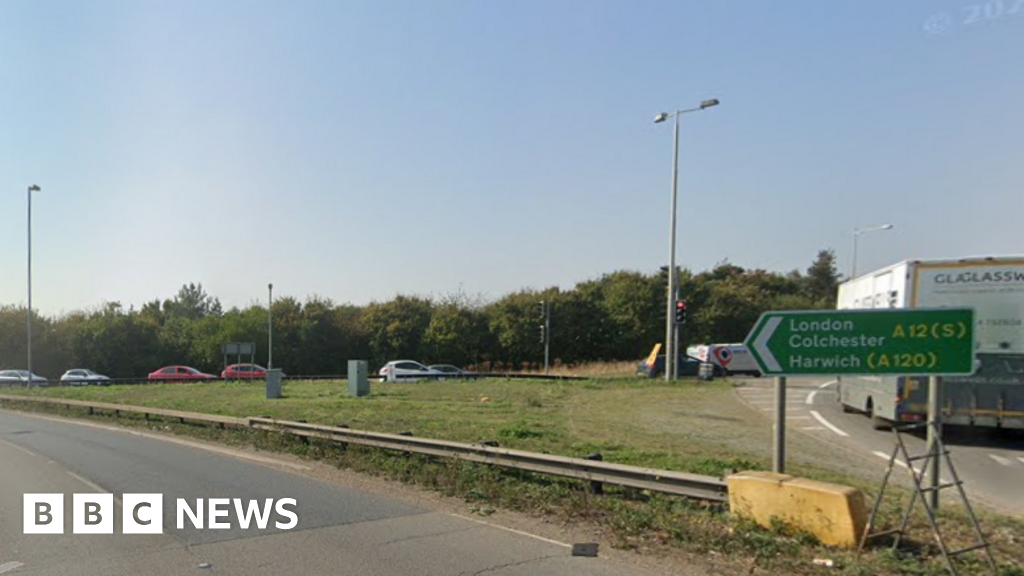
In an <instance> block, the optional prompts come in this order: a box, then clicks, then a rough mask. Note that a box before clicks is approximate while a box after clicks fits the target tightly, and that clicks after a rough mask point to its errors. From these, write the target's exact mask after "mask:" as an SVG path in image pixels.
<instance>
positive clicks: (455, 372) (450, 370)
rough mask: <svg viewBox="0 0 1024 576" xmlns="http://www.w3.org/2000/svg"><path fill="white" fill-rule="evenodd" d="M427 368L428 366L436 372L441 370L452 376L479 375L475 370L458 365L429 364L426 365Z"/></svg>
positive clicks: (476, 376)
mask: <svg viewBox="0 0 1024 576" xmlns="http://www.w3.org/2000/svg"><path fill="white" fill-rule="evenodd" d="M427 368H430V369H431V370H436V371H438V372H443V373H444V374H446V375H451V376H454V377H455V378H479V377H480V375H479V374H477V373H476V372H471V371H469V370H463V369H462V368H459V367H458V366H453V365H451V364H431V365H430V366H427Z"/></svg>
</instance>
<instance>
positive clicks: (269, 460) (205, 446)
mask: <svg viewBox="0 0 1024 576" xmlns="http://www.w3.org/2000/svg"><path fill="white" fill-rule="evenodd" d="M0 411H2V412H9V413H11V414H16V415H18V416H21V417H23V418H37V419H39V420H49V421H51V422H60V423H62V424H74V425H76V426H87V427H89V428H97V429H100V430H108V431H111V432H120V433H122V434H129V435H131V436H141V437H143V438H150V439H153V440H161V441H163V442H170V443H172V444H180V445H182V446H188V447H189V448H196V449H199V450H206V451H207V452H214V453H216V454H224V455H225V456H231V457H234V458H239V459H242V460H252V461H253V462H259V463H261V464H270V465H276V466H286V467H288V468H291V469H293V470H311V469H312V468H310V467H309V466H305V465H303V464H296V463H294V462H288V461H287V460H279V459H276V458H269V457H266V456H257V455H255V454H248V453H246V452H241V451H238V450H232V449H230V448H222V447H219V446H213V445H210V444H205V443H202V442H199V441H192V440H185V439H182V438H176V437H173V436H167V435H166V434H154V433H150V432H142V431H139V430H131V429H127V428H118V427H115V426H108V425H105V424H98V423H96V422H86V421H83V420H75V419H69V418H60V417H54V416H46V415H43V414H21V413H15V412H11V411H10V410H0ZM51 463H52V461H51Z"/></svg>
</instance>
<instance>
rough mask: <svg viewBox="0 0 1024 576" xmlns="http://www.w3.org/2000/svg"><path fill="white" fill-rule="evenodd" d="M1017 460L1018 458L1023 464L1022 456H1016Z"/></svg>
mask: <svg viewBox="0 0 1024 576" xmlns="http://www.w3.org/2000/svg"><path fill="white" fill-rule="evenodd" d="M1017 460H1020V463H1021V464H1024V456H1017Z"/></svg>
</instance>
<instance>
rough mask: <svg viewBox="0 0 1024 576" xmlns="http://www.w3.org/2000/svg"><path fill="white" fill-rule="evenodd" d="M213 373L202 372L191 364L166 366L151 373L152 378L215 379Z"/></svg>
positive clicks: (150, 377)
mask: <svg viewBox="0 0 1024 576" xmlns="http://www.w3.org/2000/svg"><path fill="white" fill-rule="evenodd" d="M216 378H217V377H216V376H214V375H213V374H207V373H205V372H200V371H199V370H196V369H195V368H193V367H191V366H164V367H163V368H161V369H159V370H157V371H155V372H150V373H149V379H150V380H213V379H216Z"/></svg>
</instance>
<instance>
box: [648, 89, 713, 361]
mask: <svg viewBox="0 0 1024 576" xmlns="http://www.w3.org/2000/svg"><path fill="white" fill-rule="evenodd" d="M712 106H718V100H717V99H711V100H705V101H703V102H701V103H700V106H698V107H697V108H690V109H687V110H677V111H675V112H672V113H669V112H662V113H661V114H658V115H657V116H655V117H654V123H655V124H658V123H661V122H664V121H666V120H668V119H669V118H675V129H674V130H673V134H674V136H673V138H674V144H673V146H672V208H671V210H672V211H671V221H672V224H671V228H670V230H671V231H670V233H669V264H668V296H667V298H666V300H667V302H666V304H665V380H674V379H675V377H676V362H675V359H676V358H675V357H676V354H677V352H676V346H675V338H674V334H675V302H674V300H675V299H676V204H677V201H678V197H679V194H678V181H679V116H680V115H682V114H686V113H689V112H697V111H699V110H703V109H705V108H711V107H712Z"/></svg>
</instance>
